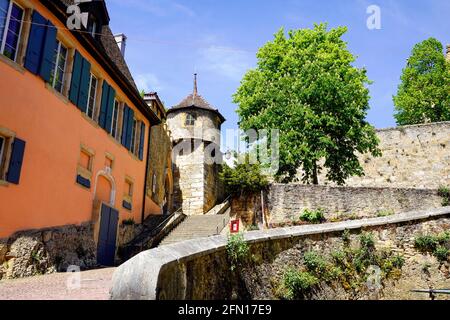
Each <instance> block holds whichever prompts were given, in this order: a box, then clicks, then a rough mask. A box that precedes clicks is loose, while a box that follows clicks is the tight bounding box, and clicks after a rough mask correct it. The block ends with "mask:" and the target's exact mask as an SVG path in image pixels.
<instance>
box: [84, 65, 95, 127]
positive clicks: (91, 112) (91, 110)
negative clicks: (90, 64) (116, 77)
mask: <svg viewBox="0 0 450 320" xmlns="http://www.w3.org/2000/svg"><path fill="white" fill-rule="evenodd" d="M97 83H98V80H97V78H96V77H95V76H94V75H93V74H92V73H91V78H90V80H89V98H88V105H87V110H86V114H87V115H88V117H89V118H91V119H94V117H95V99H96V97H97Z"/></svg>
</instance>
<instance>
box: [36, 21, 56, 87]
mask: <svg viewBox="0 0 450 320" xmlns="http://www.w3.org/2000/svg"><path fill="white" fill-rule="evenodd" d="M55 48H56V28H55V26H54V25H53V24H52V23H51V22H50V21H48V22H47V30H46V33H45V40H44V45H43V49H42V55H41V66H40V68H39V75H40V76H41V78H42V79H44V81H46V82H49V81H50V76H51V72H52V67H53V60H54V57H55Z"/></svg>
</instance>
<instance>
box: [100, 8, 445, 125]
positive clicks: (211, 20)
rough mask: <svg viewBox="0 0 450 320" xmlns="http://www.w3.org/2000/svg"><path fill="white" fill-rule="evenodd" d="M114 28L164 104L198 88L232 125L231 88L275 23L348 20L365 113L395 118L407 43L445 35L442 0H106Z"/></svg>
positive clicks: (387, 120) (138, 73)
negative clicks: (365, 89)
mask: <svg viewBox="0 0 450 320" xmlns="http://www.w3.org/2000/svg"><path fill="white" fill-rule="evenodd" d="M107 4H108V8H109V13H110V16H111V23H110V24H111V28H112V30H113V32H114V33H121V32H123V33H125V34H126V35H127V37H128V42H127V48H126V60H127V63H128V65H129V66H130V69H131V72H132V74H133V76H134V78H135V80H136V83H137V84H138V86H139V87H140V89H145V90H152V91H157V92H158V94H159V96H160V98H161V99H162V100H163V101H164V103H165V104H166V107H170V106H173V105H175V104H177V103H178V102H179V101H181V100H182V99H183V98H184V97H185V96H186V95H187V94H189V93H191V92H192V74H193V73H194V71H195V72H198V74H199V92H200V94H201V95H202V96H203V97H205V98H206V99H207V100H208V101H209V102H210V103H211V104H212V105H214V106H215V107H216V108H218V109H219V110H220V111H221V112H222V114H223V115H224V116H225V117H226V118H227V120H228V121H227V122H226V123H225V125H224V128H225V129H226V128H235V127H237V120H238V118H237V116H236V114H235V111H234V110H235V109H236V106H235V105H234V104H233V103H232V94H233V93H234V92H235V91H236V89H237V87H238V86H239V82H240V80H241V78H242V76H243V74H244V73H245V71H246V70H248V69H249V68H252V67H254V66H255V64H256V52H257V50H258V48H259V47H261V46H262V45H264V44H265V43H266V42H267V41H269V40H272V39H273V34H274V33H275V32H276V31H277V30H279V29H280V28H281V27H284V28H285V29H298V28H311V27H312V26H313V24H314V23H319V22H328V24H329V27H337V26H347V27H348V28H349V31H348V33H347V34H346V35H345V38H344V39H345V40H346V41H347V42H348V46H349V49H350V51H351V52H352V53H354V54H356V55H357V56H358V60H357V62H356V65H357V66H360V67H361V66H364V67H366V68H367V70H368V75H369V78H370V79H371V80H373V81H374V84H372V85H371V86H370V94H371V97H372V99H371V102H370V105H371V109H370V111H369V114H368V120H369V122H370V123H371V124H373V125H374V126H375V127H377V128H383V127H390V126H394V125H395V121H394V118H393V103H392V95H393V94H395V93H396V90H397V86H398V84H399V78H400V75H401V71H402V68H403V67H404V66H405V62H406V59H407V58H408V56H409V54H410V52H411V49H412V47H413V46H414V44H416V43H417V42H420V41H422V40H424V39H426V38H428V37H435V38H437V39H438V40H440V41H441V42H442V43H443V44H444V45H445V44H447V43H450V17H449V13H450V1H448V0H379V1H375V0H327V1H325V0H279V1H276V0H241V1H238V0H227V1H225V0H190V1H188V0H185V1H183V0H107ZM370 5H378V6H379V7H380V8H381V19H382V20H381V23H382V25H381V26H382V28H381V30H369V29H368V28H367V26H366V20H367V18H368V17H369V15H368V14H367V13H366V10H367V7H368V6H370Z"/></svg>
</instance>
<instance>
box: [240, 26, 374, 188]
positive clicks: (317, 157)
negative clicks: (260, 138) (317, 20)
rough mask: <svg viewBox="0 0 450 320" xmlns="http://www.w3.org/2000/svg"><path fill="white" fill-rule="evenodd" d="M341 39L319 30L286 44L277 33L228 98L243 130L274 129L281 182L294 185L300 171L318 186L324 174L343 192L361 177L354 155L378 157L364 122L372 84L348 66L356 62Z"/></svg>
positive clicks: (336, 32)
mask: <svg viewBox="0 0 450 320" xmlns="http://www.w3.org/2000/svg"><path fill="white" fill-rule="evenodd" d="M346 31H347V28H345V27H339V28H336V29H331V30H329V31H328V30H327V25H326V24H320V25H315V27H314V28H313V29H301V30H293V31H289V33H288V37H287V36H285V33H284V30H283V29H281V30H280V31H279V32H278V33H276V34H275V39H274V40H273V41H271V42H268V43H267V44H266V45H264V46H263V47H262V48H260V50H259V51H258V54H257V58H258V65H257V67H256V69H254V70H250V71H249V72H248V73H247V74H246V75H245V76H244V78H243V80H242V81H241V85H240V87H239V88H238V90H237V92H236V93H235V94H234V102H235V103H237V104H238V106H239V107H238V110H237V113H238V115H239V118H240V122H239V123H240V127H241V129H243V130H249V129H256V130H260V129H279V132H280V141H279V144H280V152H279V158H280V166H279V168H280V169H279V171H278V173H277V174H276V179H277V180H279V181H283V182H290V181H292V180H294V179H295V177H296V174H297V169H298V168H300V167H301V168H302V169H303V172H304V175H303V181H304V182H306V183H314V184H318V183H319V180H318V174H319V173H320V172H321V170H322V169H323V168H326V169H327V175H326V177H327V179H328V180H330V181H334V182H336V183H338V184H344V183H345V180H346V179H347V178H348V177H350V176H352V175H358V176H361V175H363V174H364V172H363V169H362V167H361V165H360V163H359V161H358V156H357V153H358V152H360V153H366V152H371V153H372V154H373V155H374V156H378V155H379V154H380V151H379V150H378V149H377V145H378V139H377V137H376V134H375V129H374V128H373V127H372V126H370V125H369V124H368V123H367V121H366V120H365V118H366V114H367V110H368V109H369V90H368V89H367V87H366V85H368V84H370V81H369V79H368V78H367V75H366V70H365V69H359V68H356V67H354V66H353V63H354V62H355V59H356V58H355V56H353V55H352V54H351V53H350V52H349V51H348V49H347V44H346V43H345V42H344V41H343V40H342V39H341V37H342V36H343V35H344V34H345V33H346ZM321 160H323V161H321Z"/></svg>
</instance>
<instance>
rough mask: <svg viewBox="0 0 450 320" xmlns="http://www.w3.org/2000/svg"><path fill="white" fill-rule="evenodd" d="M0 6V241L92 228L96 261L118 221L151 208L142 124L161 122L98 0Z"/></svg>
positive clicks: (105, 254)
mask: <svg viewBox="0 0 450 320" xmlns="http://www.w3.org/2000/svg"><path fill="white" fill-rule="evenodd" d="M73 3H74V1H72V0H52V1H48V0H41V1H38V0H0V96H1V98H0V203H1V204H2V205H1V207H0V239H1V238H8V237H10V236H12V235H13V234H14V233H16V232H18V231H23V230H30V229H44V228H51V227H59V226H66V225H79V224H81V223H86V222H91V223H92V224H93V230H94V232H93V236H94V240H95V243H96V245H97V248H98V251H97V253H98V260H99V263H100V264H103V265H109V264H111V261H113V260H114V256H115V250H116V242H117V229H118V224H119V223H120V222H122V221H124V220H126V221H135V222H136V223H141V222H142V221H143V219H144V218H145V217H146V216H147V215H150V214H159V213H160V207H159V206H158V205H156V204H155V203H154V202H153V201H152V199H151V198H150V197H147V196H145V190H146V185H145V183H146V182H145V179H146V168H147V167H148V161H149V159H148V150H149V145H150V143H157V141H150V139H149V137H150V128H151V127H152V126H154V125H157V124H159V123H160V122H161V118H163V117H164V116H165V112H164V109H163V107H162V105H159V106H157V108H156V110H155V108H153V109H152V108H150V107H149V106H148V105H147V104H146V103H145V102H144V100H143V99H142V97H141V96H140V94H139V92H138V90H137V88H136V85H135V83H134V81H133V78H132V76H131V74H130V72H129V70H128V68H127V65H126V63H125V60H124V57H123V52H121V49H120V48H119V46H118V44H117V42H116V40H115V38H114V36H113V34H112V33H111V30H110V28H109V27H108V23H109V16H108V12H107V8H106V5H105V3H104V1H92V2H90V3H83V4H80V8H81V11H82V12H88V13H89V20H88V26H87V28H84V27H82V31H81V32H80V31H79V30H72V31H71V30H69V29H68V28H67V26H66V22H67V19H68V18H69V15H68V14H67V13H66V12H67V6H68V5H71V4H73Z"/></svg>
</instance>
